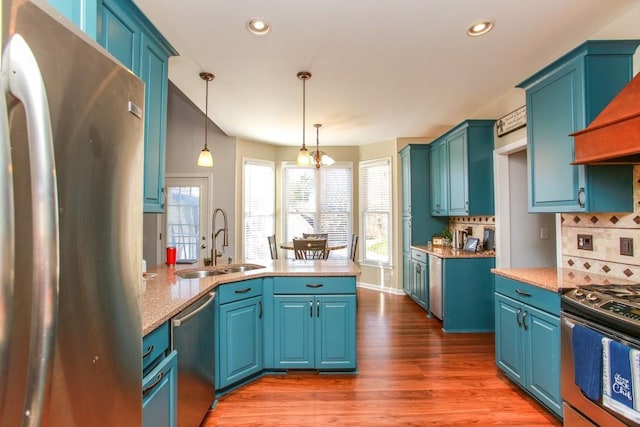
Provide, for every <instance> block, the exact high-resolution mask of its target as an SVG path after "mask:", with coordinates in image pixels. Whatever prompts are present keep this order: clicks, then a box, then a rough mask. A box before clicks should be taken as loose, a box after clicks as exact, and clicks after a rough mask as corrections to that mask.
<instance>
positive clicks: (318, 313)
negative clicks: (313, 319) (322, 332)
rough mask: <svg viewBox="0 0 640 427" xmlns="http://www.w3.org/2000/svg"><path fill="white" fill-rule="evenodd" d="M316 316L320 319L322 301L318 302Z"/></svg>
mask: <svg viewBox="0 0 640 427" xmlns="http://www.w3.org/2000/svg"><path fill="white" fill-rule="evenodd" d="M316 316H318V317H320V300H318V301H316Z"/></svg>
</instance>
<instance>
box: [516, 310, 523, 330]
mask: <svg viewBox="0 0 640 427" xmlns="http://www.w3.org/2000/svg"><path fill="white" fill-rule="evenodd" d="M520 313H522V309H521V308H519V309H518V311H516V322H518V328H521V327H522V322H520Z"/></svg>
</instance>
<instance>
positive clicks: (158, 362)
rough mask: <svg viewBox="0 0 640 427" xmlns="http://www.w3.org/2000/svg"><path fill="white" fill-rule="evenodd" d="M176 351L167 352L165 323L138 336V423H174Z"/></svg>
mask: <svg viewBox="0 0 640 427" xmlns="http://www.w3.org/2000/svg"><path fill="white" fill-rule="evenodd" d="M177 393H178V353H177V352H176V351H172V352H171V353H169V324H168V323H163V324H162V325H160V326H159V327H158V328H156V329H154V330H153V331H152V332H150V333H149V334H147V335H146V336H144V337H143V339H142V425H143V427H151V426H153V427H175V426H176V425H177V404H178V401H177V398H178V397H177Z"/></svg>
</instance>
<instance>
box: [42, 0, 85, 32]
mask: <svg viewBox="0 0 640 427" xmlns="http://www.w3.org/2000/svg"><path fill="white" fill-rule="evenodd" d="M48 2H49V4H51V5H52V6H53V7H55V8H56V9H57V10H58V11H59V12H60V13H61V14H63V15H64V16H65V17H67V18H68V19H69V20H70V21H71V22H73V23H74V24H75V25H76V26H77V27H78V28H80V29H81V30H82V31H84V32H85V33H87V35H88V36H89V37H91V38H92V39H94V40H95V39H96V23H97V11H96V9H97V4H96V0H48Z"/></svg>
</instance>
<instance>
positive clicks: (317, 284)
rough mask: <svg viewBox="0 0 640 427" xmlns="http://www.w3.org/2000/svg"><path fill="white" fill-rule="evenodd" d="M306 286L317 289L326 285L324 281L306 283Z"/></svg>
mask: <svg viewBox="0 0 640 427" xmlns="http://www.w3.org/2000/svg"><path fill="white" fill-rule="evenodd" d="M305 286H306V287H307V288H314V289H316V288H321V287H323V286H324V285H323V284H322V283H308V284H306V285H305Z"/></svg>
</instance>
